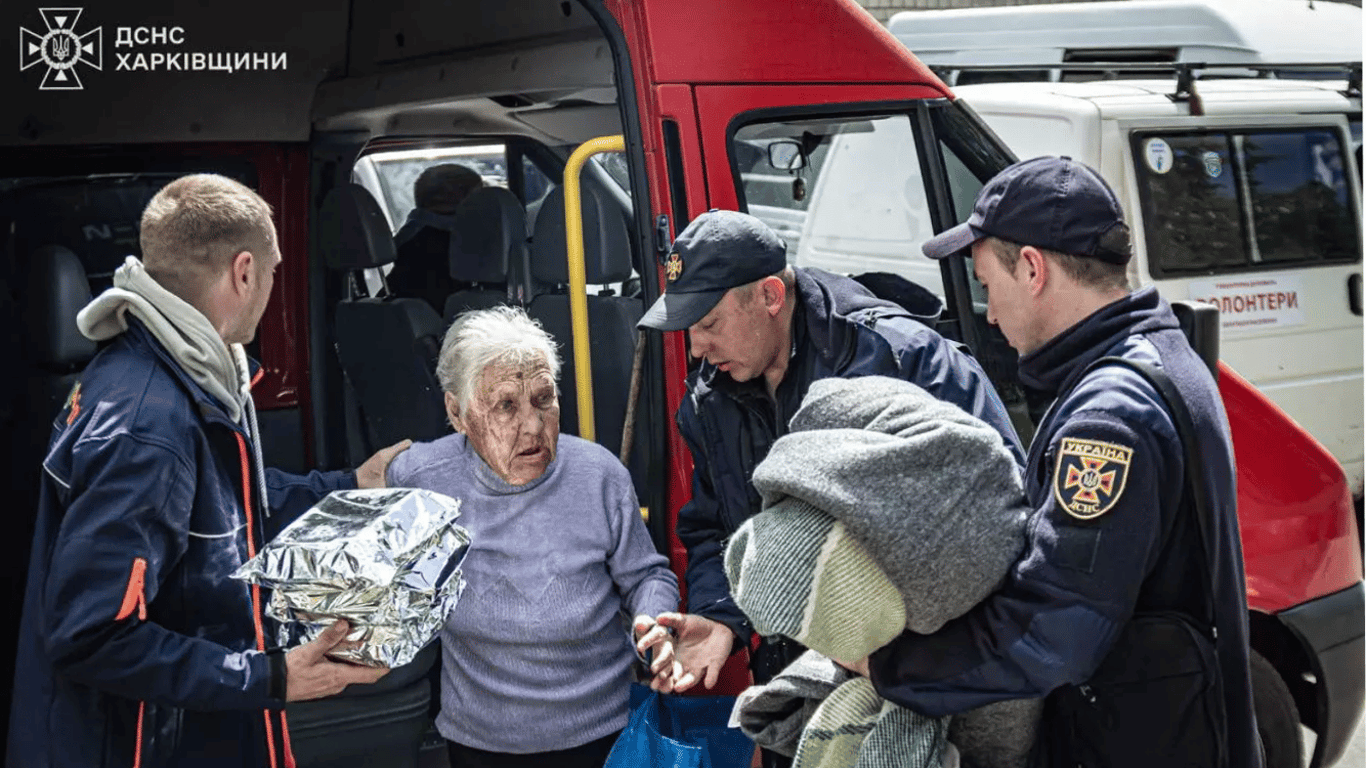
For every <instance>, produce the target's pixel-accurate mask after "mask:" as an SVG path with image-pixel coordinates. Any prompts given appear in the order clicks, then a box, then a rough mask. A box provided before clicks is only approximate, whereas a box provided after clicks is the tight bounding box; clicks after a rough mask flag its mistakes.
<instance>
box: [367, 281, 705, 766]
mask: <svg viewBox="0 0 1366 768" xmlns="http://www.w3.org/2000/svg"><path fill="white" fill-rule="evenodd" d="M559 368H560V363H559V359H558V357H557V356H556V353H555V342H554V341H553V340H552V339H551V338H550V336H549V335H548V334H547V333H546V332H545V331H544V330H542V329H541V327H540V326H539V325H538V324H537V323H536V322H535V321H534V320H532V319H530V318H529V317H527V315H526V314H525V313H523V312H522V311H521V310H517V309H512V308H510V307H498V308H495V309H487V310H479V311H474V312H468V313H466V314H463V315H461V316H460V317H458V318H457V319H456V321H455V323H454V324H452V326H451V328H450V330H449V331H448V332H447V333H446V338H445V342H444V343H443V344H442V348H441V356H440V359H439V362H438V365H437V376H438V378H439V379H440V380H441V386H442V388H443V389H444V390H445V398H446V412H447V414H448V416H449V418H450V423H451V426H453V427H454V428H455V431H456V433H457V434H453V435H449V436H447V437H443V438H441V439H439V440H435V441H433V442H430V443H419V444H417V445H414V446H413V447H412V448H410V449H409V450H407V451H405V452H404V453H402V454H400V455H399V456H398V458H397V459H395V460H394V462H393V463H392V464H391V465H390V466H389V471H388V481H389V485H391V486H407V487H417V488H427V489H430V490H433V491H438V492H440V493H444V494H447V495H449V496H452V497H454V498H457V499H461V500H462V502H463V503H462V506H461V520H460V522H461V524H462V525H463V526H465V527H466V528H467V529H469V531H470V532H471V533H472V534H473V539H474V543H473V546H472V547H471V549H470V552H469V554H468V555H467V557H466V558H465V567H464V574H465V578H466V579H467V581H468V583H467V585H466V588H465V591H464V593H463V595H462V597H461V598H460V603H459V605H458V607H457V608H456V609H455V610H454V611H452V612H451V615H450V618H449V619H448V620H447V622H446V626H445V627H444V629H443V630H442V632H441V645H442V670H441V713H440V715H439V716H438V717H437V721H436V724H437V730H439V731H440V732H441V735H442V736H444V737H445V738H446V739H447V741H448V742H449V747H450V755H451V765H452V768H465V767H467V766H479V767H481V768H482V767H483V766H498V767H500V768H502V767H503V766H541V765H544V766H556V768H559V767H560V766H585V768H586V767H587V766H601V765H602V763H603V761H604V759H605V758H606V756H607V753H608V751H610V749H611V747H612V743H613V741H614V740H615V739H616V736H617V734H618V733H619V732H620V731H621V730H622V729H623V728H624V727H625V725H626V721H627V717H628V712H627V710H628V706H627V699H628V696H629V686H630V681H631V665H632V662H633V660H634V659H635V658H636V656H635V653H636V652H637V651H638V652H641V653H643V652H644V651H646V650H652V651H653V663H652V667H651V673H652V675H653V677H652V678H651V684H652V687H655V688H658V689H663V690H668V689H670V688H671V687H672V686H673V685H674V684H675V683H676V682H677V683H682V682H683V681H682V680H679V679H678V678H679V676H681V675H682V670H681V667H680V666H679V665H678V664H677V663H676V662H675V660H674V655H673V645H672V638H671V637H670V635H669V634H668V633H667V631H666V630H665V629H664V628H663V627H660V626H657V625H655V623H654V621H653V620H652V619H651V618H650V617H653V616H657V615H659V614H660V613H661V612H664V611H672V610H675V609H676V608H677V606H678V582H677V579H676V578H675V577H674V575H673V573H672V572H670V571H669V569H668V565H667V561H666V560H665V558H664V557H663V556H661V555H660V554H659V553H658V552H657V551H656V550H655V548H654V545H653V544H652V543H651V541H650V537H649V535H648V534H647V532H646V530H645V526H644V524H643V523H642V521H641V517H640V507H639V505H638V503H637V501H636V496H635V490H634V489H633V487H632V485H631V477H630V475H629V474H628V473H627V471H626V469H625V468H624V467H623V466H622V465H621V463H620V462H619V461H617V459H616V457H614V456H613V455H612V454H611V453H610V452H609V451H607V450H606V449H604V448H602V447H601V446H599V445H596V444H594V443H590V442H588V441H585V440H581V439H579V438H577V437H572V436H568V435H561V434H559V425H560V406H559V400H558V399H557V392H556V386H555V380H556V376H557V374H558V373H559ZM623 611H625V612H627V613H626V614H625V615H627V616H634V617H635V620H634V622H633V624H634V626H633V628H632V629H633V634H634V636H635V648H634V650H633V647H632V640H631V638H630V636H628V631H627V630H626V628H625V626H624V624H623V623H622V620H621V617H622V612H623Z"/></svg>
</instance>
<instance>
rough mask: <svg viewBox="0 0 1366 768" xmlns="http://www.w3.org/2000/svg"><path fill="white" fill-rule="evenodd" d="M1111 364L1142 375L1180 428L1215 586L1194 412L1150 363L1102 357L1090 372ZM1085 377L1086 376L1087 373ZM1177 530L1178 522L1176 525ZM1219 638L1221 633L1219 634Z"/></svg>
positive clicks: (1205, 563)
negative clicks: (1193, 417)
mask: <svg viewBox="0 0 1366 768" xmlns="http://www.w3.org/2000/svg"><path fill="white" fill-rule="evenodd" d="M1108 365H1118V366H1123V367H1125V368H1128V369H1130V370H1132V371H1134V372H1135V373H1137V374H1138V375H1140V376H1142V377H1143V378H1144V379H1146V380H1147V381H1148V383H1149V384H1152V385H1153V388H1154V389H1156V390H1157V393H1158V394H1159V395H1161V396H1162V400H1163V401H1165V402H1166V404H1167V412H1168V413H1170V414H1171V417H1172V422H1173V423H1175V425H1176V434H1177V437H1179V438H1180V440H1181V448H1182V453H1183V454H1184V457H1183V460H1182V464H1184V465H1185V470H1186V472H1185V474H1186V489H1187V490H1188V491H1190V494H1191V499H1192V501H1193V502H1194V504H1195V517H1196V526H1195V529H1196V534H1197V535H1198V536H1199V539H1200V551H1201V552H1202V553H1203V554H1204V555H1205V556H1204V558H1202V561H1201V566H1202V568H1203V570H1204V572H1205V573H1204V575H1205V583H1206V584H1209V585H1211V588H1212V587H1213V584H1214V580H1213V563H1214V556H1213V553H1212V552H1211V551H1210V545H1211V543H1212V542H1213V541H1214V534H1213V532H1212V531H1211V530H1210V525H1212V523H1213V516H1212V515H1213V512H1212V511H1211V510H1210V509H1209V501H1208V496H1207V495H1206V493H1205V480H1204V473H1203V472H1201V471H1200V470H1201V467H1202V462H1201V454H1200V446H1199V445H1198V444H1197V443H1196V441H1195V435H1196V431H1195V422H1194V420H1193V419H1191V415H1190V410H1188V409H1187V408H1186V401H1185V399H1184V398H1183V397H1181V393H1180V392H1178V391H1177V389H1176V385H1175V384H1173V383H1172V380H1171V379H1170V378H1169V377H1168V376H1167V374H1166V372H1165V371H1163V370H1162V369H1161V368H1158V367H1157V366H1155V365H1151V364H1149V363H1144V362H1140V361H1138V360H1130V359H1128V358H1124V357H1102V358H1101V359H1099V360H1097V361H1095V362H1094V363H1092V364H1091V365H1090V366H1088V367H1087V369H1086V372H1087V373H1090V372H1091V371H1094V370H1096V369H1098V368H1103V367H1105V366H1108ZM1083 375H1084V374H1083ZM1173 527H1175V523H1173ZM1210 605H1211V616H1210V626H1211V627H1214V616H1213V614H1212V611H1213V603H1212V602H1211V604H1210ZM1215 634H1216V637H1217V634H1218V633H1217V632H1216V633H1215Z"/></svg>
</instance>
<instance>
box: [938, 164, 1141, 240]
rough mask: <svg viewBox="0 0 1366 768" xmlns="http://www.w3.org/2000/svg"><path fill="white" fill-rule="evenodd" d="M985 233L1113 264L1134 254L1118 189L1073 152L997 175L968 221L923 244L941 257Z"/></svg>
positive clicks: (1008, 169)
mask: <svg viewBox="0 0 1366 768" xmlns="http://www.w3.org/2000/svg"><path fill="white" fill-rule="evenodd" d="M987 237H995V238H999V239H1001V240H1008V241H1010V242H1012V243H1018V244H1020V245H1032V246H1034V247H1035V248H1042V249H1044V250H1047V251H1053V252H1055V253H1063V254H1067V255H1069V256H1081V257H1086V258H1093V259H1100V260H1101V261H1106V262H1109V263H1111V264H1127V263H1128V261H1129V257H1130V256H1131V255H1132V253H1133V250H1132V248H1131V246H1130V241H1129V227H1128V226H1127V225H1126V224H1125V223H1124V212H1123V210H1121V209H1120V207H1119V199H1118V198H1116V197H1115V193H1114V191H1113V190H1111V189H1110V186H1109V185H1108V184H1106V183H1105V180H1104V179H1102V178H1101V177H1100V174H1098V173H1096V172H1095V171H1094V170H1092V169H1091V168H1090V167H1088V166H1086V165H1084V164H1082V163H1078V162H1077V161H1075V160H1073V159H1072V158H1070V157H1052V156H1046V157H1036V158H1034V159H1033V160H1024V161H1021V162H1018V163H1016V164H1014V165H1012V166H1010V167H1008V168H1006V169H1005V170H1003V171H1001V172H1000V173H998V174H996V176H994V177H993V178H992V179H991V181H988V182H987V183H986V186H984V187H982V191H981V192H979V193H977V203H976V205H974V206H973V208H972V215H971V216H969V217H968V220H967V221H965V222H963V223H962V224H959V225H958V226H956V227H953V228H952V229H946V230H944V231H943V232H941V233H939V234H938V235H936V236H934V237H932V238H930V239H929V240H927V241H926V242H925V244H924V245H922V246H921V247H920V249H921V250H922V251H924V253H925V255H926V256H928V257H930V258H931V259H943V258H946V257H948V256H952V255H953V254H955V253H961V252H962V251H964V250H967V249H969V248H971V247H972V244H973V243H975V242H977V241H978V240H981V239H983V238H987ZM964 255H967V254H964Z"/></svg>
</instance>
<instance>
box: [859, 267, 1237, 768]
mask: <svg viewBox="0 0 1366 768" xmlns="http://www.w3.org/2000/svg"><path fill="white" fill-rule="evenodd" d="M1107 356H1116V357H1124V358H1128V359H1133V360H1138V361H1142V362H1145V363H1149V364H1152V365H1155V366H1159V367H1161V368H1162V369H1164V371H1165V372H1166V373H1167V376H1168V377H1169V378H1170V379H1171V380H1172V383H1173V384H1174V385H1175V386H1176V388H1177V390H1178V391H1179V392H1180V393H1181V394H1182V396H1183V397H1184V399H1185V401H1186V406H1187V408H1188V410H1189V411H1190V414H1191V417H1192V419H1193V421H1194V424H1195V433H1196V435H1197V440H1198V442H1199V445H1200V452H1201V462H1202V468H1203V475H1204V485H1205V490H1206V494H1207V501H1208V509H1210V510H1212V511H1213V513H1214V519H1213V520H1212V521H1211V523H1212V524H1211V526H1210V530H1211V531H1212V532H1213V538H1214V541H1213V543H1212V546H1211V549H1212V550H1213V562H1212V563H1211V573H1212V578H1213V582H1214V583H1213V584H1209V583H1207V582H1206V580H1205V578H1204V576H1203V571H1202V570H1201V568H1200V555H1199V548H1200V539H1199V537H1198V534H1197V529H1196V528H1195V525H1194V518H1193V516H1194V515H1195V509H1194V505H1193V504H1192V503H1191V502H1190V501H1189V499H1188V498H1186V497H1184V496H1183V489H1184V487H1185V475H1184V472H1185V464H1184V458H1183V457H1184V451H1183V449H1182V445H1181V441H1180V439H1179V437H1178V436H1177V432H1176V427H1175V424H1174V422H1173V420H1172V417H1171V415H1170V413H1169V412H1168V410H1167V408H1166V405H1165V404H1164V403H1163V400H1162V398H1161V395H1159V394H1158V393H1157V391H1156V390H1155V389H1154V388H1153V387H1152V385H1151V384H1149V383H1148V382H1147V380H1145V379H1143V378H1142V377H1141V376H1140V375H1139V374H1138V373H1136V372H1134V371H1132V370H1130V369H1128V368H1123V367H1119V366H1104V367H1100V368H1097V369H1096V370H1094V371H1091V372H1090V373H1085V371H1086V369H1087V367H1088V366H1089V365H1091V363H1093V362H1095V361H1096V360H1098V359H1100V358H1101V357H1107ZM1083 374H1085V375H1083ZM1020 380H1021V381H1022V382H1024V383H1025V384H1026V385H1028V386H1031V387H1034V388H1037V389H1039V390H1040V391H1042V392H1043V393H1044V394H1045V395H1051V396H1054V397H1056V399H1055V400H1054V401H1053V404H1052V405H1051V407H1050V408H1049V411H1048V412H1047V413H1046V414H1045V416H1044V417H1043V420H1042V422H1041V423H1040V424H1039V429H1038V431H1037V433H1036V434H1035V437H1034V442H1033V444H1032V445H1031V446H1030V451H1029V464H1028V468H1027V470H1026V475H1025V492H1026V494H1027V495H1028V497H1029V500H1030V502H1031V503H1032V505H1033V507H1034V510H1035V511H1034V512H1033V514H1032V517H1031V519H1030V521H1029V523H1028V526H1027V528H1026V536H1027V541H1026V544H1025V550H1024V553H1023V554H1022V555H1021V557H1020V559H1019V561H1018V562H1017V563H1016V564H1015V566H1014V567H1013V568H1012V570H1011V572H1010V574H1009V575H1008V576H1007V580H1006V582H1005V584H1004V585H1003V586H1002V587H1001V588H1000V589H999V590H998V591H997V592H996V593H994V594H993V595H991V596H990V597H988V598H987V599H986V600H985V601H983V602H982V603H980V604H979V605H978V606H977V607H975V608H974V609H973V610H971V611H970V612H968V613H967V614H965V615H964V616H961V617H959V618H957V619H954V620H952V621H950V622H949V623H948V624H946V625H944V627H943V628H942V629H940V630H939V631H938V632H935V633H934V634H932V635H917V634H914V633H911V632H905V633H903V634H902V635H901V636H900V637H899V638H897V639H896V640H895V641H893V642H892V643H891V644H889V645H887V646H885V647H884V648H882V649H880V650H878V651H877V652H875V653H874V654H873V655H872V656H871V657H870V658H869V671H870V674H871V678H872V681H873V683H874V685H875V686H876V687H877V689H878V692H879V693H881V694H882V696H883V697H885V698H887V699H889V700H891V701H894V702H896V703H898V704H901V705H902V706H905V707H908V708H910V709H913V710H916V711H918V712H921V713H923V714H926V715H930V716H942V715H949V714H956V713H959V712H964V711H967V710H969V709H973V708H976V707H979V706H982V705H984V704H988V703H991V702H994V701H999V700H1003V699H1012V698H1021V697H1039V696H1044V695H1046V694H1048V693H1050V692H1051V691H1053V690H1054V689H1056V688H1058V687H1060V686H1062V685H1065V684H1073V685H1080V684H1083V683H1085V682H1086V681H1087V680H1089V679H1090V678H1091V676H1092V674H1093V673H1094V672H1095V671H1096V669H1097V668H1098V667H1099V666H1100V664H1101V662H1102V661H1103V660H1104V659H1105V657H1106V656H1107V655H1108V654H1109V653H1110V651H1111V649H1112V648H1113V647H1114V643H1115V640H1116V638H1117V636H1118V635H1119V633H1120V630H1121V629H1122V628H1123V627H1124V626H1125V624H1126V623H1127V622H1128V621H1129V620H1130V619H1131V618H1132V617H1133V615H1134V613H1135V611H1143V612H1158V611H1165V610H1177V611H1182V612H1184V613H1185V614H1186V615H1188V616H1191V617H1194V618H1195V619H1197V620H1198V621H1202V622H1208V621H1210V620H1213V621H1215V622H1216V623H1217V626H1218V627H1219V638H1218V643H1217V652H1218V663H1219V665H1220V671H1221V673H1222V675H1223V690H1224V698H1225V705H1226V707H1225V708H1226V712H1227V717H1228V742H1229V752H1228V755H1229V758H1230V759H1229V762H1228V764H1229V765H1236V766H1256V765H1260V764H1261V761H1260V754H1259V750H1258V744H1257V732H1256V728H1255V721H1254V718H1253V714H1252V686H1251V681H1250V677H1249V672H1248V628H1247V602H1246V601H1247V598H1246V592H1245V587H1244V582H1243V557H1242V544H1241V541H1240V539H1239V534H1238V519H1237V513H1236V501H1237V497H1236V488H1235V472H1234V464H1233V449H1232V444H1231V442H1230V438H1229V432H1228V418H1227V416H1226V414H1225V413H1224V408H1223V403H1222V401H1221V400H1220V397H1219V391H1218V388H1217V386H1216V384H1215V382H1214V380H1213V378H1212V377H1211V376H1210V373H1209V369H1208V368H1207V367H1206V366H1205V363H1204V362H1203V361H1202V360H1201V359H1200V358H1199V357H1198V356H1197V355H1196V354H1195V352H1194V351H1193V350H1192V349H1191V347H1190V345H1189V343H1188V342H1187V341H1186V338H1185V335H1184V334H1183V333H1182V332H1181V330H1180V326H1179V325H1178V323H1177V320H1176V317H1175V315H1173V314H1172V311H1171V307H1170V306H1168V305H1167V303H1166V302H1165V301H1163V300H1162V298H1161V297H1159V296H1158V294H1157V291H1156V289H1153V288H1146V289H1144V290H1141V291H1139V292H1137V293H1134V294H1131V295H1129V296H1127V297H1125V298H1123V299H1120V300H1118V301H1115V302H1114V303H1112V304H1110V305H1108V306H1106V307H1103V308H1102V309H1100V310H1098V311H1097V312H1095V313H1094V314H1092V315H1091V316H1090V317H1088V318H1087V319H1085V320H1083V321H1082V322H1080V323H1078V324H1077V325H1075V326H1073V327H1072V328H1070V329H1068V330H1067V331H1064V332H1063V333H1062V334H1060V335H1059V336H1057V337H1056V338H1054V339H1052V340H1051V341H1049V342H1048V343H1047V344H1045V345H1044V346H1043V347H1041V348H1040V349H1038V350H1036V351H1034V352H1033V353H1031V354H1029V355H1026V356H1025V357H1023V358H1021V360H1020ZM1086 462H1090V465H1089V467H1088V464H1087V463H1086ZM1088 468H1089V469H1092V470H1094V471H1095V472H1096V474H1095V475H1093V478H1099V480H1100V482H1099V483H1095V482H1093V483H1087V482H1086V481H1085V479H1084V478H1083V475H1084V474H1086V472H1087V470H1088ZM1178 521H1182V524H1179V525H1178V524H1177V522H1178ZM1206 626H1208V624H1206Z"/></svg>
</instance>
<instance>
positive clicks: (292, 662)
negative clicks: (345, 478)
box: [285, 451, 398, 701]
mask: <svg viewBox="0 0 1366 768" xmlns="http://www.w3.org/2000/svg"><path fill="white" fill-rule="evenodd" d="M395 453H398V452H397V451H395ZM380 476H381V477H383V474H382V473H381V475H380ZM350 631H351V627H350V625H349V624H347V623H346V622H345V621H338V622H337V623H335V624H333V625H332V626H330V627H328V628H327V629H324V630H323V631H322V634H320V635H318V637H317V638H315V639H314V640H313V641H312V642H310V643H305V644H304V645H301V646H299V647H298V648H295V649H294V650H292V651H290V652H289V653H286V654H285V669H286V675H285V700H286V701H308V700H309V699H321V698H323V697H324V696H333V695H335V694H338V693H341V692H342V690H343V689H344V688H346V686H348V685H352V684H355V683H373V682H376V681H378V680H379V679H380V678H381V677H384V676H385V675H387V674H389V669H388V667H362V666H360V665H358V664H347V663H344V662H338V661H332V660H331V659H329V658H327V654H328V653H329V652H330V651H332V650H333V649H334V648H336V647H337V646H340V645H344V644H345V642H346V635H347V633H348V632H350Z"/></svg>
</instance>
